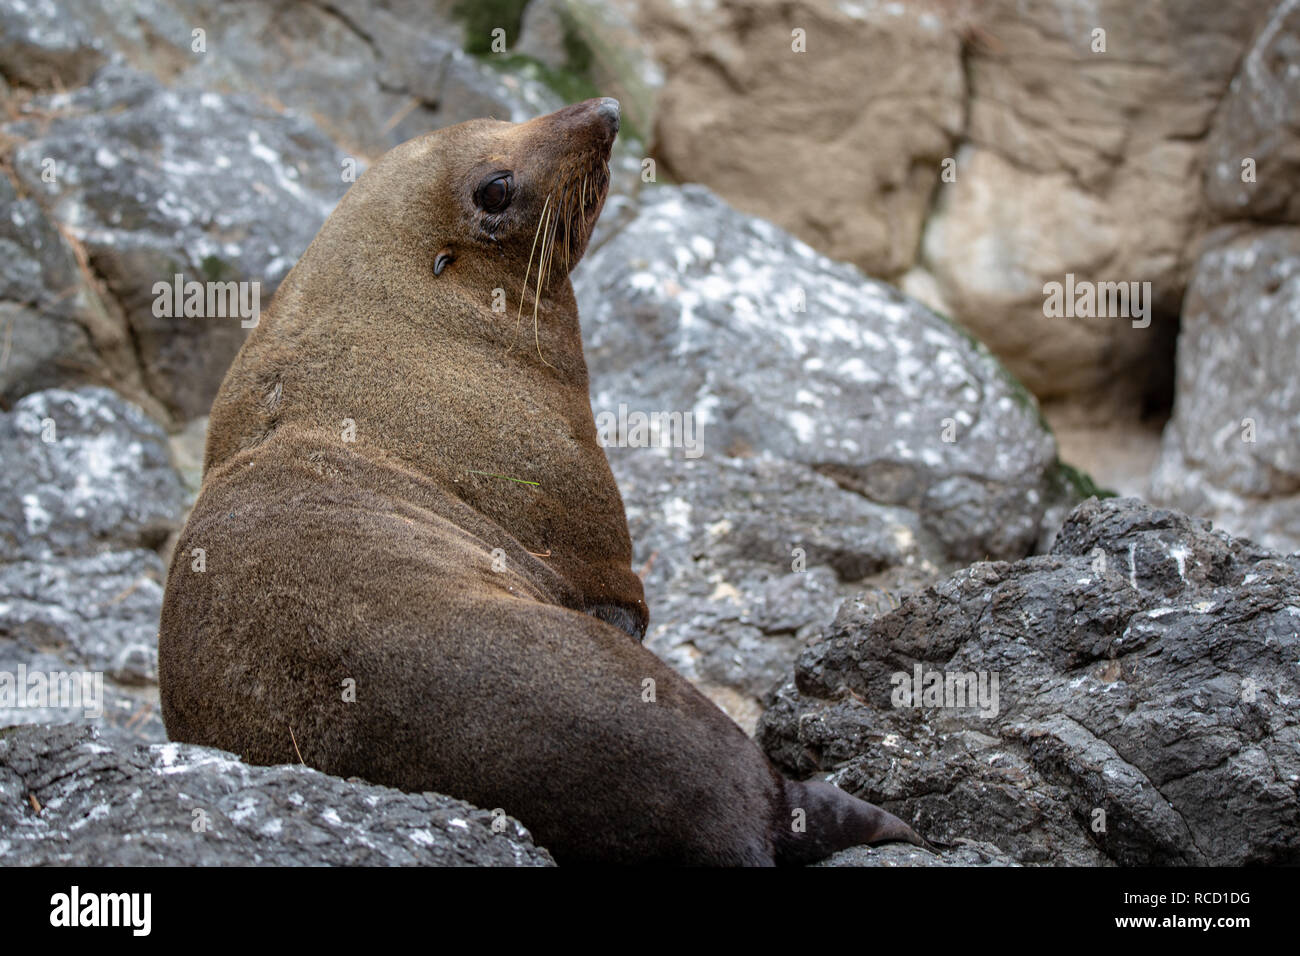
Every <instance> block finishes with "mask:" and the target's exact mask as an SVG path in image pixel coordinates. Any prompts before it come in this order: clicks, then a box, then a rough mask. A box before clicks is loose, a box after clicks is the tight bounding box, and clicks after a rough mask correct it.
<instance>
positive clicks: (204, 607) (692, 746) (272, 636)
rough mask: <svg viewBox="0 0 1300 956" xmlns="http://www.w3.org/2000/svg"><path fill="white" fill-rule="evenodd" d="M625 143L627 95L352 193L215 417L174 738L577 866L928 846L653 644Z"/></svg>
mask: <svg viewBox="0 0 1300 956" xmlns="http://www.w3.org/2000/svg"><path fill="white" fill-rule="evenodd" d="M617 130H618V104H617V103H616V102H615V101H613V100H608V99H605V100H590V101H588V102H585V103H581V104H578V105H576V106H570V107H568V108H566V109H562V110H559V111H558V112H556V113H553V114H551V115H549V116H544V117H542V118H540V119H536V120H533V121H531V122H528V123H523V124H518V125H515V124H510V123H502V122H495V121H489V120H479V121H474V122H470V123H464V124H461V125H459V126H454V127H450V128H448V129H443V130H440V131H438V132H436V133H432V134H429V135H427V136H423V137H420V138H417V139H414V140H412V141H410V142H408V143H405V144H404V145H402V146H399V147H397V148H396V149H394V150H392V151H391V152H389V153H388V154H387V155H386V156H384V157H383V158H382V159H381V160H380V161H379V162H378V163H377V164H376V165H375V166H374V167H373V168H372V169H370V170H369V171H368V172H367V173H366V174H365V175H364V176H362V177H361V178H360V179H359V181H358V182H357V183H356V184H355V185H354V186H353V187H352V189H351V190H350V191H349V192H348V193H347V195H346V196H345V197H344V198H343V200H342V202H340V203H339V206H338V208H337V209H336V210H335V211H334V213H333V215H331V216H330V217H329V220H328V221H327V222H326V223H325V225H324V227H322V229H321V231H320V234H319V235H317V237H316V239H315V240H314V241H313V242H312V244H311V246H310V247H309V248H308V249H307V251H306V253H305V254H304V255H303V257H302V260H301V261H300V262H299V263H298V264H297V266H296V267H295V268H294V269H293V271H292V272H290V273H289V275H288V277H287V278H286V279H285V280H284V282H283V284H282V285H281V287H280V289H279V291H278V292H277V293H276V296H275V299H274V301H273V302H272V304H271V307H270V309H269V311H268V313H267V314H266V315H265V316H264V318H263V320H262V322H261V324H260V325H259V327H258V328H257V329H256V330H255V331H254V332H253V333H252V335H251V336H250V337H249V339H248V341H247V343H246V344H245V345H244V347H243V350H242V351H241V352H240V353H239V356H238V357H237V358H236V360H235V363H234V365H233V367H232V368H231V369H230V372H229V374H228V375H227V376H226V379H225V382H224V384H223V385H222V387H221V392H220V394H219V395H218V396H217V400H216V402H215V404H214V405H213V409H212V419H211V425H210V431H209V435H208V446H207V457H206V461H205V464H204V467H205V473H204V480H203V487H202V490H201V492H200V494H199V498H198V501H197V503H196V504H195V507H194V511H193V513H192V514H191V515H190V518H189V521H188V523H187V524H186V526H185V530H184V532H183V534H182V536H181V539H180V541H179V544H178V545H177V549H176V557H175V559H174V561H173V563H172V567H171V573H170V576H169V578H168V582H167V593H166V600H165V603H164V606H163V613H162V624H161V631H160V635H159V677H160V683H161V688H162V709H163V717H164V719H165V721H166V724H167V732H168V734H169V735H170V736H171V738H172V739H173V740H178V741H184V742H189V743H196V744H207V745H211V746H215V747H221V748H224V749H226V750H230V751H234V752H236V753H238V754H240V755H242V756H243V758H244V759H246V760H248V761H250V762H252V763H258V764H273V763H284V762H296V761H297V760H298V759H299V756H301V759H302V760H303V761H304V762H306V763H308V764H310V765H311V766H313V767H317V768H319V769H321V770H323V771H326V772H328V773H332V774H337V775H339V776H344V777H347V776H357V777H363V778H365V779H367V780H371V781H375V782H378V783H383V784H388V785H390V786H394V787H399V788H402V789H404V790H412V791H423V790H437V791H441V792H444V793H448V794H452V795H455V796H457V797H461V798H463V799H466V800H469V801H471V802H473V803H475V804H477V805H479V806H483V807H489V808H493V807H502V808H504V809H506V810H507V811H508V812H509V813H511V814H513V815H515V816H517V817H519V819H521V820H523V821H524V823H525V824H527V826H529V827H530V828H531V829H532V831H533V833H534V834H535V835H536V837H537V839H538V841H539V842H540V843H541V844H542V845H543V846H546V847H548V848H549V849H550V850H551V851H552V852H553V853H554V854H555V856H556V858H557V859H558V860H560V861H561V862H573V861H615V862H633V861H635V862H675V863H702V864H767V863H774V862H776V863H787V862H789V863H797V862H806V861H810V860H814V859H817V858H819V857H822V856H825V855H827V854H829V853H830V852H832V851H834V850H836V849H839V848H841V847H846V846H852V845H856V844H859V843H867V842H873V841H879V840H888V839H902V840H909V841H912V842H917V843H919V842H921V841H920V839H919V838H918V837H917V836H916V835H915V834H914V833H913V832H912V831H911V830H910V829H909V828H908V827H907V825H906V824H904V823H903V822H902V821H901V820H899V819H898V818H897V817H894V816H892V815H890V814H888V813H886V812H885V811H883V810H880V809H879V808H877V807H874V806H872V805H871V804H869V803H865V802H863V801H861V800H858V799H856V798H853V797H851V796H849V795H847V794H845V793H842V792H841V791H839V790H837V789H835V788H834V787H832V786H830V785H828V784H824V783H811V784H804V783H796V782H792V781H786V780H784V779H783V778H782V777H781V776H780V775H779V774H778V773H777V772H776V771H775V770H774V769H773V768H772V767H771V765H770V764H769V763H768V761H767V759H766V758H765V757H764V756H763V755H762V753H761V752H760V751H759V749H758V748H757V747H756V746H755V745H754V743H753V742H752V741H751V740H749V738H747V737H746V736H745V734H744V733H743V732H742V731H741V730H740V729H739V728H738V727H737V726H736V725H735V724H734V723H732V721H731V720H729V719H728V718H727V717H726V716H725V715H724V714H723V713H722V712H721V711H720V710H718V708H717V707H715V706H714V705H713V704H712V703H711V702H710V701H709V700H708V699H706V698H705V697H704V696H703V695H701V694H700V693H699V692H698V691H696V690H695V688H694V687H692V686H691V684H690V683H689V682H687V681H686V680H685V679H684V678H682V677H681V676H679V675H678V674H677V673H676V672H674V671H672V670H671V669H669V668H668V667H667V666H666V665H664V664H663V663H662V662H661V661H660V660H659V659H658V658H656V657H655V656H654V655H653V654H652V653H650V652H649V651H648V650H646V649H645V648H643V647H642V646H641V644H640V642H639V638H640V637H641V635H642V634H643V633H644V631H645V626H646V620H647V613H646V607H645V601H644V599H643V591H642V587H641V582H640V580H639V579H638V578H637V576H636V574H634V573H633V571H632V568H631V542H630V540H629V535H628V530H627V522H626V519H625V517H624V513H623V503H622V499H621V498H620V496H619V491H618V488H617V486H616V485H615V483H614V479H613V476H612V474H611V473H610V469H609V465H608V462H607V461H606V459H605V455H604V452H603V450H602V449H601V447H600V446H599V444H598V443H597V437H596V428H595V422H594V419H593V416H592V412H591V406H590V400H589V397H588V390H587V389H588V386H587V369H586V364H585V361H584V358H583V352H582V342H581V339H580V337H579V332H578V314H577V307H576V305H575V303H574V298H573V289H572V287H571V286H570V284H569V280H568V270H569V269H570V268H572V266H573V265H574V264H575V263H576V262H577V261H578V259H579V257H580V256H581V255H582V253H583V251H584V250H585V248H586V243H587V239H588V237H589V236H590V234H591V229H592V226H593V224H594V223H595V221H596V217H597V216H598V215H599V214H600V210H601V207H602V206H603V204H604V198H605V191H606V188H607V184H608V165H607V161H608V158H609V151H610V147H611V145H612V143H613V140H614V136H615V133H616V132H617ZM539 276H540V277H541V278H540V279H539ZM497 290H504V291H505V293H506V295H507V296H508V297H509V302H510V308H509V309H508V310H507V311H505V312H501V311H494V310H493V307H492V306H493V300H494V296H495V297H496V298H497V299H498V300H499V299H500V295H501V293H500V291H497ZM525 290H527V291H525ZM534 312H535V315H536V321H535V324H534ZM349 439H351V440H349ZM525 482H527V483H525ZM196 549H203V555H202V558H203V561H202V563H203V566H204V568H205V570H202V571H198V570H194V568H195V566H196V564H197V559H196V557H195V555H196ZM647 680H653V682H654V684H653V689H654V693H653V697H654V700H653V701H649V700H647V699H645V698H646V697H648V696H650V695H649V694H645V695H644V696H643V693H644V692H645V690H646V688H647V687H648V686H650V685H648V684H647V683H646V682H647ZM353 682H354V683H353ZM350 688H354V689H355V695H353V694H351V693H349V692H348V691H349V689H350ZM353 696H355V699H353ZM800 810H802V811H803V814H800V813H799V812H798V811H800ZM801 821H803V822H804V826H803V827H800V826H799V825H798V824H799V823H800V822H801Z"/></svg>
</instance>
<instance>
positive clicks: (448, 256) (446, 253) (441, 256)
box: [433, 246, 456, 276]
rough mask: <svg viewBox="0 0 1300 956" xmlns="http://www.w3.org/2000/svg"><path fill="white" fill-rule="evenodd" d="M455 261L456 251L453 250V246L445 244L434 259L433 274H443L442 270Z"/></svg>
mask: <svg viewBox="0 0 1300 956" xmlns="http://www.w3.org/2000/svg"><path fill="white" fill-rule="evenodd" d="M455 261H456V253H454V252H452V251H451V246H445V247H444V248H443V249H442V250H441V251H440V252H439V253H438V254H437V255H436V256H435V257H434V259H433V274H434V275H436V276H440V275H442V270H443V269H445V268H447V266H449V265H451V264H452V263H453V262H455Z"/></svg>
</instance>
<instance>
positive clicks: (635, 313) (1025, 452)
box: [575, 187, 1072, 715]
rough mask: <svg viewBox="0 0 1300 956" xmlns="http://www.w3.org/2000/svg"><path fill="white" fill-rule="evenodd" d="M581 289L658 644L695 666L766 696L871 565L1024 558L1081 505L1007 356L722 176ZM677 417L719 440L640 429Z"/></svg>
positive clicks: (898, 572) (587, 265) (673, 203)
mask: <svg viewBox="0 0 1300 956" xmlns="http://www.w3.org/2000/svg"><path fill="white" fill-rule="evenodd" d="M575 290H576V293H577V296H578V302H579V310H580V312H581V315H582V324H583V329H584V334H585V336H586V348H587V359H588V364H589V366H590V368H591V370H592V381H591V391H592V400H593V407H594V408H595V410H596V412H597V416H598V417H597V424H598V427H599V426H600V425H601V422H602V418H605V419H606V420H610V421H611V422H613V420H617V419H618V418H619V413H620V408H622V409H623V411H624V412H625V414H624V416H623V417H624V418H625V419H626V426H627V429H626V432H621V433H620V434H619V435H618V436H616V437H615V436H612V435H611V436H610V437H611V438H613V439H614V441H613V445H612V446H611V447H607V449H606V450H607V453H608V454H609V456H610V460H611V464H612V466H613V468H614V472H615V475H616V477H617V478H618V479H619V482H620V487H621V488H622V491H623V497H624V500H625V502H626V504H627V507H628V517H629V522H630V524H631V527H632V539H633V541H634V542H636V549H637V550H636V555H637V562H638V563H640V564H644V565H645V567H646V582H647V588H648V591H649V597H648V601H649V604H650V608H651V618H652V620H651V628H652V630H651V634H650V637H649V643H650V646H651V647H653V648H654V649H655V650H656V651H658V652H659V653H661V654H662V655H664V656H665V657H667V658H668V659H670V660H672V661H673V662H674V663H675V664H677V666H679V667H681V668H682V669H683V670H684V671H685V672H686V673H687V674H688V676H691V677H695V678H698V679H703V680H705V681H707V682H709V683H715V684H719V685H722V686H724V687H729V688H732V689H734V690H739V691H741V692H743V693H745V694H749V695H755V694H758V693H761V691H762V690H763V689H764V687H765V685H766V684H767V683H769V682H771V681H772V680H774V679H775V678H777V677H778V676H779V675H780V674H781V672H782V671H783V670H784V666H783V664H782V663H781V662H782V660H788V659H789V656H790V655H791V654H792V653H793V652H794V651H796V650H797V648H798V647H799V646H800V644H801V643H802V641H803V640H804V639H805V638H806V637H807V636H809V635H811V634H813V633H815V632H816V631H817V629H818V628H820V627H821V626H822V625H823V624H825V623H826V621H827V620H828V618H829V616H830V614H831V613H833V609H834V607H835V605H836V604H837V603H838V599H839V598H841V597H843V596H845V595H847V594H849V593H852V592H854V591H857V590H860V589H861V584H860V582H862V581H864V580H867V581H868V582H870V583H883V584H886V585H888V586H889V587H891V588H893V587H902V586H910V587H915V586H918V585H919V584H922V583H925V582H926V581H928V580H931V579H933V578H934V577H935V576H937V575H938V574H939V573H941V571H943V570H948V569H951V568H953V567H955V566H956V565H957V564H959V563H962V562H965V561H970V560H975V559H979V558H984V557H993V558H1018V557H1022V556H1023V555H1025V554H1027V553H1029V552H1030V551H1031V550H1032V549H1034V548H1035V547H1036V546H1037V545H1038V544H1039V543H1040V541H1042V540H1044V539H1046V538H1048V537H1049V536H1050V534H1051V531H1052V530H1053V529H1054V526H1055V524H1057V523H1059V520H1060V519H1061V518H1062V517H1063V510H1060V504H1061V502H1062V501H1063V500H1064V499H1066V498H1067V497H1068V496H1069V495H1070V494H1071V493H1072V492H1071V490H1070V489H1068V488H1064V487H1062V482H1061V471H1060V469H1059V466H1058V464H1057V461H1056V457H1055V444H1054V442H1053V440H1052V436H1051V434H1050V432H1048V431H1047V430H1046V429H1045V428H1044V426H1043V425H1042V424H1041V422H1040V420H1039V418H1038V415H1037V409H1036V406H1035V403H1034V401H1033V399H1032V398H1031V397H1030V396H1028V395H1027V394H1025V393H1024V392H1023V390H1022V389H1020V388H1019V387H1018V386H1017V385H1016V383H1015V382H1014V380H1012V379H1010V377H1009V376H1007V375H1006V373H1005V372H1004V371H1003V369H1002V368H1001V366H999V365H998V363H997V361H996V360H995V359H993V358H992V357H991V356H990V355H989V354H988V352H987V351H986V350H984V349H983V348H981V347H980V346H978V345H977V344H975V343H974V342H973V341H971V340H970V339H969V338H967V337H966V336H964V335H963V334H962V333H960V332H959V331H958V330H957V329H955V328H954V327H953V326H952V325H951V324H949V323H948V322H946V321H945V320H944V319H942V318H940V317H939V316H937V315H935V314H934V313H932V312H929V311H928V310H927V309H925V308H923V307H921V306H919V305H918V304H917V303H915V302H913V301H911V300H909V299H907V298H906V297H904V296H902V295H900V294H899V293H898V292H897V291H896V290H894V289H892V288H890V287H888V286H885V285H883V284H881V283H878V282H874V281H871V280H868V279H865V278H864V277H863V276H862V275H861V273H859V272H858V271H857V270H856V269H854V268H853V267H852V266H849V265H845V264H842V263H836V262H832V261H831V260H829V259H827V258H826V257H824V256H821V255H819V254H817V253H815V252H814V251H813V250H812V249H810V248H809V247H808V246H806V245H804V244H803V243H802V242H800V241H799V240H797V239H795V238H793V237H792V236H790V235H788V234H787V233H784V232H782V231H781V230H780V229H778V228H776V227H774V226H772V225H771V224H769V223H766V222H764V221H762V220H759V219H755V218H752V217H749V216H746V215H743V214H741V213H739V212H737V211H735V210H733V209H731V208H729V207H728V206H727V205H726V204H725V203H723V202H722V201H721V200H720V199H718V198H717V197H716V196H714V195H713V194H712V193H710V192H709V191H708V190H706V189H703V188H701V187H683V188H677V187H658V188H655V189H652V190H650V191H649V192H648V193H646V194H644V200H643V205H642V206H641V208H640V209H639V211H638V212H637V214H636V217H635V218H634V219H633V220H632V221H631V222H630V223H629V224H628V225H626V226H625V227H623V228H622V229H621V230H619V231H618V232H616V233H614V234H613V236H612V237H610V238H609V239H608V241H607V242H606V243H605V244H604V245H602V246H601V247H600V248H599V249H597V250H596V251H595V252H594V253H591V254H589V256H588V257H587V259H586V260H584V262H583V263H582V264H581V265H580V266H579V267H578V270H577V273H576V275H575ZM656 412H669V413H685V414H686V415H687V416H688V417H689V416H693V422H692V424H693V425H694V426H696V427H697V428H698V434H697V433H695V432H694V431H691V432H689V433H683V434H682V435H681V436H680V437H681V439H683V440H681V441H680V442H679V447H677V448H663V447H653V448H646V447H636V445H637V443H638V438H637V436H636V434H635V421H633V419H635V418H636V417H637V416H649V415H650V414H653V413H656ZM629 416H630V417H629ZM682 421H683V423H685V421H686V420H685V419H683V420H682ZM618 427H619V428H623V427H624V425H623V424H619V425H618ZM668 431H670V430H665V431H664V432H663V433H662V435H660V436H656V439H657V441H658V440H663V441H667V440H669V439H670V438H671V435H670V434H669V433H668ZM691 439H698V442H699V444H698V445H697V446H693V447H687V446H690V445H692V441H691ZM792 568H793V569H795V570H800V569H801V568H803V569H806V573H803V574H792V573H791V571H792ZM734 713H735V712H734V711H733V715H734Z"/></svg>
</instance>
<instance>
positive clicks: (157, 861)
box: [0, 727, 552, 866]
mask: <svg viewBox="0 0 1300 956" xmlns="http://www.w3.org/2000/svg"><path fill="white" fill-rule="evenodd" d="M38 808H39V809H38ZM494 820H495V822H496V829H495V830H494V826H493V824H494ZM497 831H499V832H497ZM0 861H3V862H4V863H5V864H6V865H9V866H52V865H53V866H59V865H69V864H75V865H78V866H161V865H166V866H198V865H202V866H211V865H224V866H301V865H314V866H319V865H333V866H412V865H433V866H466V865H474V866H546V865H551V863H552V861H551V858H550V855H549V854H548V853H547V852H546V851H545V850H542V849H540V848H538V847H536V846H534V844H533V842H532V838H531V836H530V835H529V834H528V831H527V830H526V829H524V827H523V826H522V825H521V824H519V823H518V822H516V821H515V820H513V819H511V818H509V817H506V816H504V815H501V816H499V817H497V818H494V816H493V814H492V813H490V812H488V811H486V810H479V809H476V808H474V807H472V806H470V805H469V804H467V803H463V802H461V801H459V800H453V799H451V798H450V797H444V796H440V795H437V794H406V793H402V792H400V791H397V790H391V789H389V788H387V787H379V786H374V785H371V784H366V783H363V782H360V781H345V780H342V779H340V778H338V777H330V776H327V775H325V774H322V773H319V772H317V771H315V770H311V769H309V768H307V767H302V766H279V767H251V766H249V765H247V764H244V763H241V762H240V761H239V760H238V759H237V758H236V757H235V756H234V755H233V754H228V753H224V752H222V751H219V750H212V749H210V748H207V747H192V746H187V745H183V744H161V745H156V746H151V747H145V746H139V745H128V744H121V743H116V742H110V741H107V740H104V739H101V738H100V737H99V736H98V735H97V734H95V733H94V732H93V731H90V730H86V729H75V728H70V727H53V728H47V727H30V728H22V729H13V730H8V731H4V732H2V733H0Z"/></svg>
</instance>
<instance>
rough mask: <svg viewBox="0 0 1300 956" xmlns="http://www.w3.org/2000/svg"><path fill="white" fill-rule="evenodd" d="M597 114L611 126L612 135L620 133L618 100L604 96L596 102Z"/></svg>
mask: <svg viewBox="0 0 1300 956" xmlns="http://www.w3.org/2000/svg"><path fill="white" fill-rule="evenodd" d="M596 113H597V115H599V116H600V118H601V119H603V120H604V121H605V123H606V124H607V125H608V126H609V131H610V132H611V133H617V132H618V117H619V111H618V100H616V99H614V98H613V97H612V96H603V97H601V98H600V99H598V100H597V101H596Z"/></svg>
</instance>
